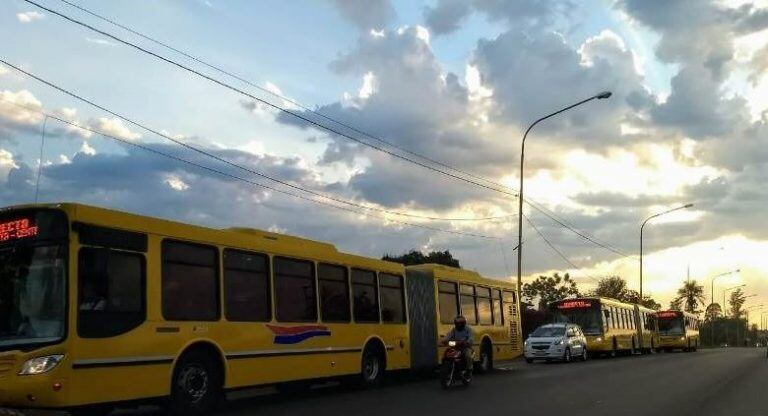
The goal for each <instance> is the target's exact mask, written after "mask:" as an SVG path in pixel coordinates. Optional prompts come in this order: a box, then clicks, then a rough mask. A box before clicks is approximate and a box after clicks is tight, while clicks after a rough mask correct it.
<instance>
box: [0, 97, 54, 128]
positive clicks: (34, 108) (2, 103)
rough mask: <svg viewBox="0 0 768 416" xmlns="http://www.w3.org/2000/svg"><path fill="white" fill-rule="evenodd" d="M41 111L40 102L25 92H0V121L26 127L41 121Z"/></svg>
mask: <svg viewBox="0 0 768 416" xmlns="http://www.w3.org/2000/svg"><path fill="white" fill-rule="evenodd" d="M42 110H43V105H42V103H41V102H40V100H38V99H37V98H36V97H35V96H34V95H33V94H32V93H31V92H29V91H27V90H20V91H18V92H13V91H8V90H5V91H0V119H4V120H7V121H9V122H12V123H16V124H21V125H27V126H28V125H32V124H38V123H40V122H42V121H43V117H44V116H43V115H42V114H40V111H42Z"/></svg>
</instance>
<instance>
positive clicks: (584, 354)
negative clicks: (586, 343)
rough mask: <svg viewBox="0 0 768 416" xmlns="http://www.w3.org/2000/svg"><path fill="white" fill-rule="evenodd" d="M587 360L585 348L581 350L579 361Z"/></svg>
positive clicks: (587, 354)
mask: <svg viewBox="0 0 768 416" xmlns="http://www.w3.org/2000/svg"><path fill="white" fill-rule="evenodd" d="M588 358H589V352H588V351H587V349H586V347H585V348H582V349H581V361H582V362H584V361H587V359H588Z"/></svg>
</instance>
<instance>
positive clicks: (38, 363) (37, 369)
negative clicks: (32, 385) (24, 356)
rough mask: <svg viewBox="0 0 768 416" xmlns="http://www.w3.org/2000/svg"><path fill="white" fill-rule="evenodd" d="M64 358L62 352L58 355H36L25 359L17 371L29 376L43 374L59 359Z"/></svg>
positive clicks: (59, 360)
mask: <svg viewBox="0 0 768 416" xmlns="http://www.w3.org/2000/svg"><path fill="white" fill-rule="evenodd" d="M63 358H64V355H63V354H58V355H46V356H44V357H36V358H32V359H29V360H27V361H26V362H25V363H24V365H22V366H21V371H19V375H20V376H31V375H34V374H43V373H47V372H49V371H51V370H53V369H54V368H55V367H56V366H57V365H59V363H60V362H61V360H62V359H63Z"/></svg>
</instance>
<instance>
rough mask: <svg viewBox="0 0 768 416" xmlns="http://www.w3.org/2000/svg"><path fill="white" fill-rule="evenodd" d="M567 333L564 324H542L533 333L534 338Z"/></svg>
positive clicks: (560, 335) (559, 335) (558, 335)
mask: <svg viewBox="0 0 768 416" xmlns="http://www.w3.org/2000/svg"><path fill="white" fill-rule="evenodd" d="M563 335H565V327H562V326H540V327H538V328H536V330H535V331H533V332H532V333H531V337H534V338H551V337H562V336H563Z"/></svg>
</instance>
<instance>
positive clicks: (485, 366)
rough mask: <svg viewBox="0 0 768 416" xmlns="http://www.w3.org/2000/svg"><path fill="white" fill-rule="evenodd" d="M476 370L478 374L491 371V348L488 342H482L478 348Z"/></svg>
mask: <svg viewBox="0 0 768 416" xmlns="http://www.w3.org/2000/svg"><path fill="white" fill-rule="evenodd" d="M477 370H478V372H479V373H480V374H484V373H489V372H491V371H493V346H492V345H491V343H490V342H489V341H483V345H482V346H481V347H480V365H479V366H477Z"/></svg>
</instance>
